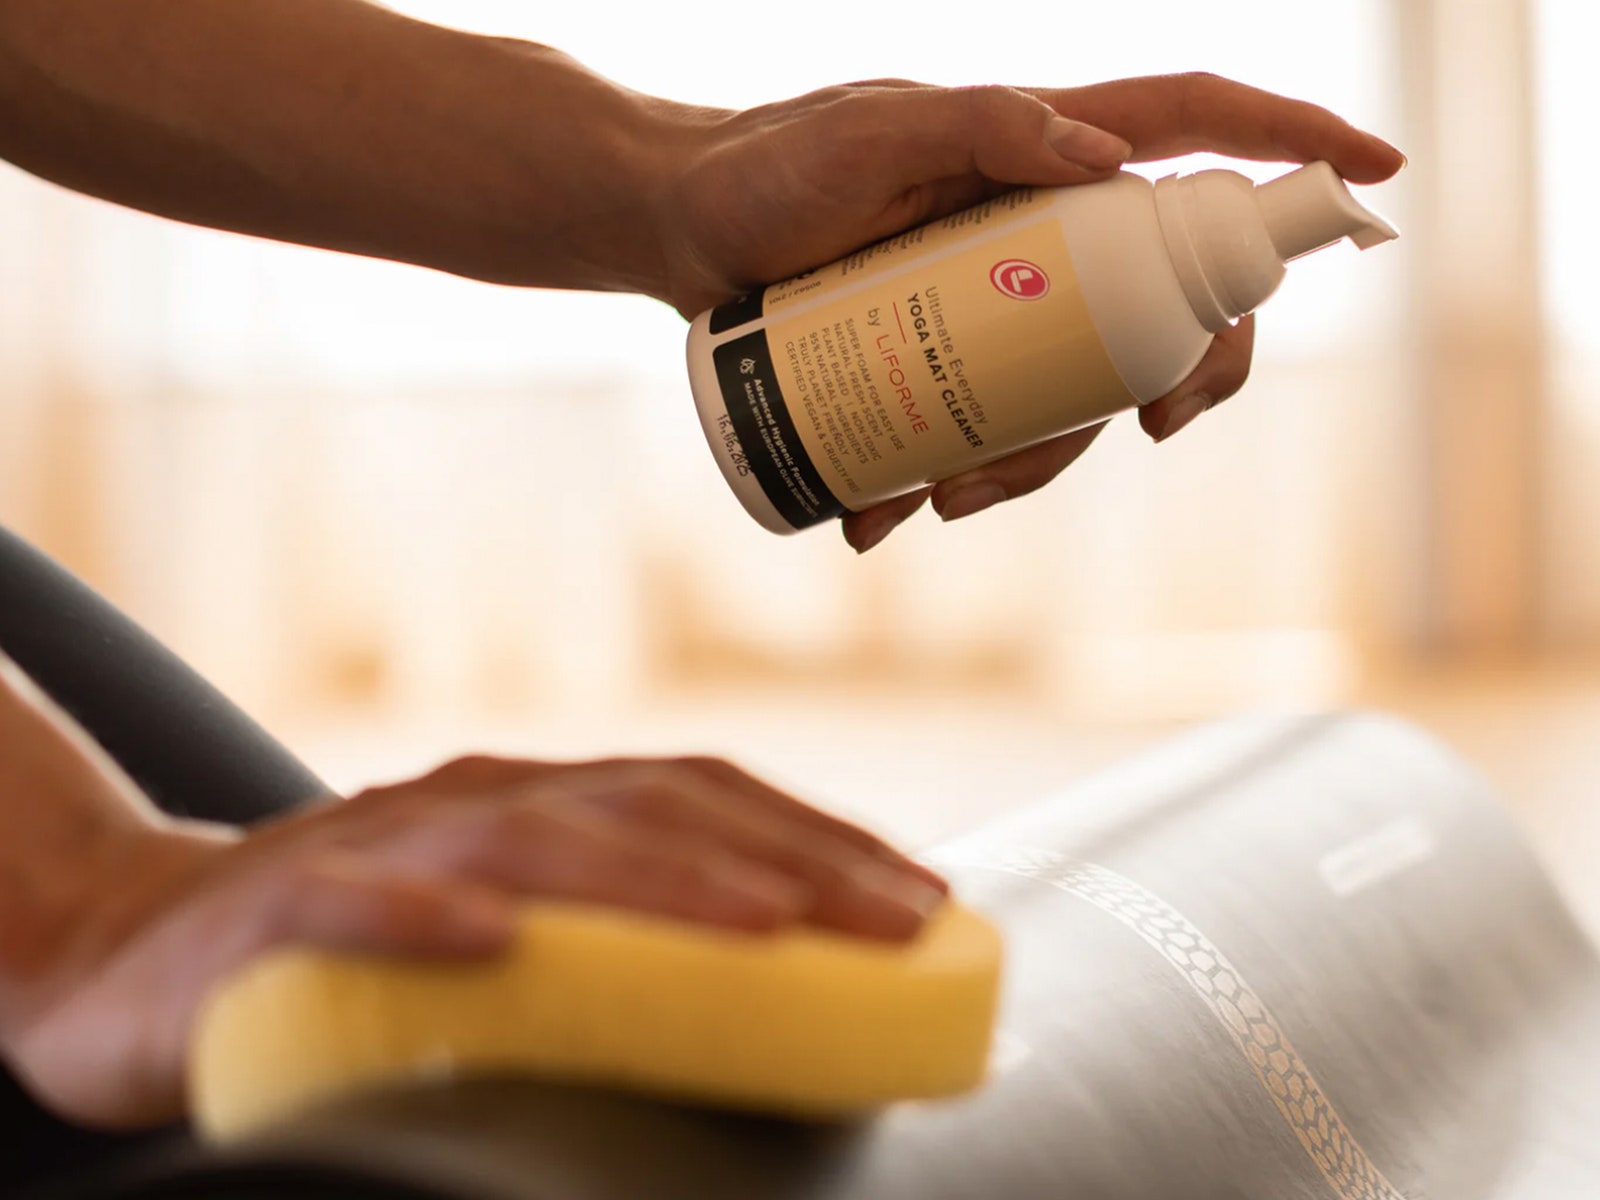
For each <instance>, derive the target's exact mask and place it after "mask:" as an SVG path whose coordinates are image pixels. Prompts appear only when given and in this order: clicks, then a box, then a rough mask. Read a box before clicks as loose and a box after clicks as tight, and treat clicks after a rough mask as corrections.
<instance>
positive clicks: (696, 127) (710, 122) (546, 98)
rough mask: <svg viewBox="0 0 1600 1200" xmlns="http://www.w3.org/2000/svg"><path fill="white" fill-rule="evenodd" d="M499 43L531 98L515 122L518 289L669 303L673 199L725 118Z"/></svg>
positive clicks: (543, 49) (545, 50)
mask: <svg viewBox="0 0 1600 1200" xmlns="http://www.w3.org/2000/svg"><path fill="white" fill-rule="evenodd" d="M502 44H503V45H504V46H505V47H506V48H507V51H508V52H509V53H510V54H512V55H513V56H515V57H516V59H517V60H518V63H519V66H520V69H521V73H522V75H523V77H524V80H525V84H524V86H523V88H522V91H523V92H524V93H525V94H526V95H527V96H528V98H529V99H528V107H529V111H528V113H527V116H526V119H525V122H521V123H518V127H519V129H520V130H521V133H520V134H519V137H520V138H521V143H520V144H521V146H522V150H521V152H520V153H519V162H520V166H519V175H518V177H519V179H520V182H519V183H518V184H517V185H516V190H517V192H518V193H519V194H520V195H521V196H522V199H521V200H520V201H519V202H518V208H519V212H520V214H521V218H522V219H521V228H522V233H521V235H520V237H519V239H518V241H519V247H518V250H517V252H516V254H515V259H516V261H518V262H520V263H522V264H525V266H524V268H523V273H524V277H523V278H521V279H519V280H517V282H523V283H530V284H533V285H535V286H540V285H542V286H550V285H554V286H558V287H566V288H579V289H592V290H597V291H627V292H638V293H641V294H643V295H647V296H651V297H653V298H655V299H658V300H664V301H667V302H669V303H670V302H671V296H672V291H673V284H672V277H673V273H674V272H673V266H672V264H671V261H670V259H671V256H672V251H673V249H674V248H675V245H676V240H675V237H674V232H673V222H672V207H671V197H672V194H673V192H674V191H675V190H676V187H677V181H678V180H679V178H680V177H681V176H682V174H683V172H684V170H685V167H686V164H688V163H690V162H692V161H693V160H694V158H695V156H696V155H697V154H698V153H699V150H700V147H701V146H702V145H703V144H704V142H705V140H706V137H707V134H708V131H709V130H711V129H712V128H713V127H714V126H715V125H716V123H717V122H719V121H720V120H722V119H723V118H724V117H725V116H726V115H727V114H726V113H724V112H723V111H722V110H719V109H711V108H703V107H697V106H694V105H687V104H680V103H677V102H675V101H671V100H664V99H661V98H659V97H656V96H649V95H646V94H644V93H641V92H636V91H633V90H631V89H629V88H626V87H623V86H621V85H619V84H617V83H614V82H612V81H611V80H609V79H606V78H604V77H602V76H600V75H597V74H595V73H594V72H592V71H590V70H589V69H588V68H587V67H585V66H583V65H582V64H581V63H579V62H577V61H576V60H574V59H572V58H570V57H569V56H567V55H566V54H564V53H562V52H561V51H558V50H554V49H551V48H550V47H547V46H541V45H537V44H533V43H523V42H507V43H502ZM532 130H537V134H536V135H535V136H534V137H533V138H531V139H530V138H529V137H527V134H528V131H532ZM552 266H554V267H555V270H554V271H552Z"/></svg>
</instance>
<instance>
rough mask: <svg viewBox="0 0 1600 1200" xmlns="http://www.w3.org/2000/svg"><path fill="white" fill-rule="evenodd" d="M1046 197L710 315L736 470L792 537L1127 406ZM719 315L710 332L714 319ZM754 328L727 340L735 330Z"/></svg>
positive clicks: (910, 237)
mask: <svg viewBox="0 0 1600 1200" xmlns="http://www.w3.org/2000/svg"><path fill="white" fill-rule="evenodd" d="M1051 197H1052V193H1050V192H1042V191H1035V190H1031V189H1030V190H1024V191H1019V192H1012V193H1008V194H1007V195H1004V196H1000V197H998V198H996V199H994V200H990V201H988V202H987V203H984V204H980V205H978V206H976V207H974V208H970V209H967V210H965V211H964V212H959V213H955V214H953V215H952V216H949V217H947V218H945V219H944V220H942V221H936V222H933V223H932V224H929V225H925V226H923V227H921V228H919V229H913V230H909V231H908V232H906V233H903V234H900V235H899V236H897V237H894V238H890V239H889V240H887V241H884V242H880V243H878V244H877V245H875V246H870V247H867V248H866V249H864V250H861V251H858V252H857V253H855V254H852V255H850V256H849V257H848V258H844V259H841V260H840V261H838V262H836V263H833V264H831V265H829V266H827V267H823V268H820V269H818V270H816V271H812V272H808V273H807V274H805V275H800V276H797V277H796V278H794V279H789V280H785V281H784V282H782V283H777V284H774V285H773V286H772V287H770V288H768V289H767V290H766V292H765V293H763V294H762V296H761V298H760V310H759V312H757V311H756V309H755V306H754V304H753V303H752V298H751V297H746V298H745V299H743V300H741V301H736V302H735V303H734V304H732V305H725V306H724V307H723V309H720V310H718V313H716V314H713V318H712V329H713V330H719V328H720V329H721V330H731V331H733V332H734V333H735V336H734V337H733V338H732V339H731V340H729V341H726V342H724V343H722V344H721V345H719V346H717V347H716V348H715V350H714V351H713V361H714V363H715V366H716V372H717V378H718V382H719V384H720V385H721V388H722V395H723V399H724V401H725V403H726V405H727V408H728V415H729V419H730V422H731V424H732V427H733V428H732V432H733V433H734V434H736V436H737V437H738V441H739V446H740V449H741V451H742V453H743V455H744V461H745V463H746V464H747V466H748V469H749V470H751V471H752V472H754V474H755V476H756V478H757V480H758V481H759V482H760V484H761V486H762V490H763V491H765V492H766V494H767V495H768V497H769V498H770V499H771V500H772V502H773V504H774V506H775V507H776V508H777V509H778V511H779V512H780V513H781V514H782V515H783V517H784V518H785V519H786V520H788V521H789V522H790V523H791V524H793V525H795V526H797V527H803V526H806V525H814V524H817V523H818V522H820V521H825V520H828V519H829V518H831V517H835V516H838V515H839V514H840V513H842V512H844V511H846V510H851V511H855V510H860V509H863V508H866V507H868V506H869V505H871V504H874V503H876V502H878V501H880V500H885V499H888V498H889V497H891V496H896V495H899V494H901V493H903V492H907V491H911V490H913V489H915V488H917V487H920V486H922V485H923V484H925V483H932V482H935V481H937V480H940V479H946V478H949V477H950V476H952V475H955V474H957V473H959V472H961V471H964V470H967V469H969V468H971V467H974V466H977V465H979V464H981V463H984V462H988V461H990V460H991V459H995V458H998V457H1001V456H1002V455H1005V454H1007V453H1010V452H1011V451H1013V450H1016V449H1019V448H1021V447H1023V446H1027V445H1030V444H1032V443H1034V442H1037V441H1040V440H1042V439H1044V438H1047V437H1050V436H1052V435H1054V434H1058V433H1064V432H1066V431H1067V430H1070V429H1077V428H1081V427H1082V426H1085V425H1089V424H1092V423H1094V422H1095V421H1099V420H1103V419H1104V418H1106V417H1108V416H1110V415H1111V414H1113V413H1116V412H1120V411H1122V410H1123V409H1126V408H1130V407H1132V406H1133V405H1134V403H1135V400H1134V397H1133V396H1132V395H1131V394H1130V393H1129V392H1128V389H1127V387H1126V386H1125V385H1124V384H1123V382H1122V380H1121V378H1120V377H1119V376H1118V374H1117V371H1116V368H1115V367H1114V366H1113V365H1112V363H1111V359H1110V357H1109V356H1108V355H1107V353H1106V350H1105V347H1104V346H1103V345H1102V344H1101V341H1100V337H1099V335H1098V333H1096V331H1095V328H1094V324H1093V322H1092V320H1091V319H1090V316H1089V310H1088V306H1087V304H1086V303H1085V301H1084V299H1083V295H1082V293H1081V291H1080V290H1079V287H1078V281H1077V277H1076V275H1075V273H1074V272H1073V269H1072V260H1071V257H1070V255H1069V253H1068V251H1067V242H1066V235H1065V233H1064V232H1063V230H1062V226H1061V221H1060V218H1059V214H1058V213H1057V212H1056V211H1055V210H1054V207H1053V206H1052V205H1050V204H1049V200H1050V199H1051ZM719 317H720V320H719ZM758 321H759V322H760V324H759V325H755V326H754V327H753V328H751V329H750V330H749V332H745V333H739V332H738V330H739V329H740V328H742V327H743V325H745V324H754V323H755V322H758Z"/></svg>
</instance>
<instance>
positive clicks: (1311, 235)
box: [1256, 162, 1400, 262]
mask: <svg viewBox="0 0 1600 1200" xmlns="http://www.w3.org/2000/svg"><path fill="white" fill-rule="evenodd" d="M1256 203H1257V204H1258V205H1259V206H1260V208H1261V219H1262V220H1263V221H1265V222H1266V226H1267V234H1268V236H1269V237H1271V238H1272V244H1273V246H1274V247H1275V248H1276V249H1277V251H1278V256H1279V257H1280V258H1282V259H1283V261H1284V262H1288V261H1289V260H1290V259H1294V258H1299V257H1300V256H1301V255H1302V254H1310V253H1311V252H1312V251H1313V250H1320V249H1322V248H1323V247H1324V246H1328V245H1332V244H1333V243H1334V242H1337V241H1338V240H1339V239H1340V238H1344V237H1347V238H1349V239H1350V240H1351V241H1352V242H1354V243H1355V244H1356V245H1357V246H1358V247H1359V248H1360V249H1362V250H1370V249H1372V247H1374V246H1377V245H1380V244H1382V243H1383V242H1388V241H1393V240H1394V239H1395V238H1397V237H1399V236H1400V234H1399V233H1398V232H1397V231H1396V230H1395V228H1394V226H1392V225H1390V224H1389V222H1387V221H1385V220H1384V219H1383V218H1382V217H1380V216H1378V215H1377V214H1376V213H1373V212H1369V211H1368V210H1367V209H1365V208H1363V207H1362V206H1361V205H1360V204H1358V203H1357V202H1356V199H1355V197H1354V196H1352V195H1351V194H1350V189H1349V188H1347V187H1346V186H1345V184H1344V180H1342V179H1340V178H1339V176H1338V173H1337V172H1335V171H1334V169H1333V168H1332V167H1330V166H1329V165H1328V164H1327V163H1325V162H1314V163H1309V164H1307V165H1306V166H1303V167H1301V168H1300V169H1299V170H1296V171H1290V172H1289V173H1288V174H1287V175H1283V176H1280V177H1279V178H1277V179H1274V180H1272V181H1271V182H1270V183H1264V184H1262V185H1261V186H1259V187H1258V188H1256Z"/></svg>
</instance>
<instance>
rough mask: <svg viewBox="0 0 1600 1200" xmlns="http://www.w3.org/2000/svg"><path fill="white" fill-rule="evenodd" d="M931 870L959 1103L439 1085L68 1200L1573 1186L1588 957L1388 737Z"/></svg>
mask: <svg viewBox="0 0 1600 1200" xmlns="http://www.w3.org/2000/svg"><path fill="white" fill-rule="evenodd" d="M931 857H932V858H933V859H934V860H936V861H937V862H938V863H939V864H940V865H941V866H942V867H944V868H945V869H947V870H948V871H949V872H950V873H951V874H952V876H953V877H954V878H955V880H956V881H957V885H958V887H959V888H960V890H961V891H962V892H963V894H964V896H965V897H966V898H967V899H968V900H969V901H970V902H971V903H973V904H975V905H976V906H977V907H979V908H981V909H983V910H985V911H987V912H988V913H989V914H991V916H993V917H994V918H995V919H996V920H997V921H998V922H999V923H1000V925H1001V926H1002V927H1003V929H1004V930H1005V933H1006V936H1007V941H1008V951H1009V957H1010V962H1009V965H1008V975H1007V984H1006V996H1005V1001H1004V1006H1003V1015H1002V1020H1001V1023H1000V1028H999V1033H998V1037H997V1039H996V1044H995V1053H994V1059H993V1066H992V1073H991V1079H990V1082H989V1083H988V1085H987V1086H986V1087H985V1088H984V1089H983V1090H982V1091H980V1092H978V1093H976V1094H974V1095H972V1096H970V1097H967V1098H965V1099H962V1100H958V1101H952V1102H943V1103H937V1104H905V1105H901V1106H898V1107H895V1108H892V1109H890V1110H888V1111H886V1112H884V1113H882V1114H880V1115H878V1116H877V1117H876V1118H874V1119H872V1120H869V1121H862V1122H859V1123H855V1124H848V1125H835V1126H814V1125H813V1126H807V1125H796V1124H789V1123H785V1122H781V1121H774V1120H765V1119H759V1118H753V1117H749V1116H737V1115H730V1114H726V1113H717V1112H711V1111H706V1110H702V1109H695V1108H689V1107H682V1106H677V1105H672V1104H666V1103H659V1102H653V1101H649V1100H644V1099H640V1098H637V1097H631V1096H624V1095H618V1094H611V1093H607V1092H604V1091H598V1090H580V1089H572V1088H562V1087H556V1086H550V1085H541V1084H537V1083H532V1082H526V1081H509V1080H486V1081H459V1082H456V1083H453V1084H441V1085H434V1086H429V1087H418V1088H411V1089H402V1090H396V1091H391V1092H386V1093H378V1094H372V1095H367V1096H360V1097H353V1098H350V1099H348V1100H345V1101H342V1102H340V1103H337V1104H332V1105H329V1106H327V1107H325V1108H323V1109H320V1110H318V1111H315V1112H308V1113H305V1114H303V1115H302V1116H300V1117H299V1118H297V1119H295V1120H293V1121H291V1122H289V1123H287V1124H285V1125H283V1126H281V1127H280V1128H278V1129H275V1130H273V1131H271V1132H270V1133H269V1134H267V1135H265V1136H263V1137H261V1138H259V1139H257V1140H255V1141H253V1142H251V1143H249V1144H245V1145H241V1146H237V1147H234V1148H231V1149H229V1150H227V1151H225V1152H218V1153H212V1152H206V1151H201V1150H196V1151H193V1152H191V1153H189V1154H187V1155H183V1156H180V1157H179V1158H178V1159H177V1160H175V1161H169V1162H165V1163H162V1164H158V1165H157V1166H156V1167H155V1168H154V1169H153V1170H152V1171H149V1172H147V1173H146V1174H145V1175H144V1176H143V1177H142V1178H140V1179H137V1180H132V1179H130V1180H125V1181H123V1182H121V1183H119V1184H115V1185H112V1186H111V1187H110V1188H109V1189H107V1190H103V1191H101V1192H98V1193H96V1194H98V1195H118V1196H126V1197H132V1196H199V1195H213V1194H215V1195H230V1196H234V1195H236V1196H241V1197H250V1196H261V1197H267V1196H280V1195H281V1196H285V1197H287V1196H290V1195H293V1196H295V1197H297V1198H298V1200H305V1198H307V1197H312V1196H319V1195H329V1196H333V1195H339V1196H366V1195H371V1196H401V1195H406V1196H419V1197H439V1198H456V1200H679V1198H683V1200H689V1198H693V1200H724V1198H726V1200H868V1198H871V1200H980V1198H990V1197H993V1198H997V1200H1247V1198H1248V1200H1298V1198H1302V1197H1303V1198H1305V1200H1397V1198H1399V1197H1404V1198H1405V1200H1565V1198H1567V1197H1572V1198H1574V1200H1576V1198H1578V1197H1595V1196H1600V960H1597V958H1596V955H1595V952H1594V950H1593V948H1592V947H1591V945H1590V944H1589V942H1588V941H1587V940H1586V938H1585V936H1584V935H1583V933H1582V932H1581V931H1580V930H1579V928H1578V927H1577V926H1576V924H1575V923H1574V921H1573V920H1572V918H1571V917H1570V916H1569V914H1568V912H1567V910H1566V909H1565V907H1564V906H1563V904H1562V903H1561V901H1560V900H1559V898H1558V897H1557V895H1556V893H1555V892H1554V890H1553V889H1552V888H1551V886H1550V884H1549V883H1548V882H1547V881H1546V879H1545V877H1544V875H1543V873H1542V872H1541V870H1540V868H1539V866H1538V865H1537V863H1536V862H1535V861H1534V859H1533V857H1532V856H1531V854H1530V853H1529V851H1528V850H1527V849H1526V847H1525V846H1524V844H1523V842H1522V840H1521V839H1520V837H1519V836H1518V834H1517V832H1516V831H1515V829H1514V828H1513V827H1512V825H1511V824H1510V822H1509V821H1508V819H1507V817H1506V815H1505V813H1504V812H1503V811H1502V810H1501V808H1500V807H1499V805H1498V803H1497V801H1496V799H1495V798H1494V797H1493V796H1492V795H1491V794H1490V791H1489V789H1488V787H1487V786H1486V784H1485V783H1484V781H1483V780H1482V779H1481V778H1480V777H1479V776H1478V775H1477V774H1476V773H1475V772H1473V771H1472V770H1471V769H1470V768H1469V767H1467V766H1465V765H1464V764H1463V763H1462V762H1461V761H1459V760H1458V759H1457V758H1455V757H1454V756H1453V755H1451V754H1450V753H1448V752H1446V751H1445V750H1443V749H1442V748H1441V747H1439V746H1438V745H1436V744H1435V743H1433V742H1432V741H1430V740H1429V739H1427V738H1426V737H1424V736H1423V735H1421V734H1419V733H1417V732H1416V731H1414V730H1412V729H1410V728H1408V727H1406V726H1404V725H1402V724H1400V723H1398V722H1395V721H1393V720H1390V719H1388V718H1385V717H1381V716H1376V715H1367V714H1351V715H1340V716H1326V717H1284V718H1260V719H1249V720H1242V721H1237V722H1233V723H1230V724H1225V725H1221V726H1216V727H1212V728H1210V729H1206V730H1202V731H1200V732H1198V733H1196V734H1193V735H1191V736H1189V737H1186V738H1184V739H1181V740H1180V741H1178V742H1175V743H1173V744H1171V745H1168V746H1166V747H1164V748H1162V749H1160V750H1157V751H1156V752H1154V753H1151V754H1148V755H1146V756H1144V757H1142V758H1139V759H1136V760H1134V761H1133V762H1131V763H1128V764H1126V765H1124V766H1122V767H1119V768H1117V769H1114V770H1112V771H1111V772H1109V773H1107V774H1105V775H1103V776H1101V777H1099V778H1096V779H1094V780H1092V781H1090V782H1088V783H1086V784H1083V785H1081V786H1078V787H1075V788H1073V789H1071V790H1070V791H1067V792H1065V793H1063V794H1062V795H1060V796H1058V797H1056V798H1054V799H1051V800H1048V801H1046V802H1044V803H1042V804H1039V805H1037V806H1035V807H1033V808H1031V809H1027V810H1025V811H1023V812H1021V813H1019V814H1017V815H1015V816H1012V817H1009V818H1007V819H1004V820H1001V821H998V822H996V823H994V824H992V825H990V826H988V827H985V828H982V829H980V830H978V831H976V832H975V833H973V834H971V835H970V836H967V837H964V838H961V839H959V840H957V841H955V842H952V843H950V844H948V845H946V846H943V847H941V848H940V849H939V850H937V851H936V852H935V853H934V854H933V855H931ZM1597 868H1600V864H1597ZM752 1019H759V1015H758V1014H756V1015H753V1016H752Z"/></svg>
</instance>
